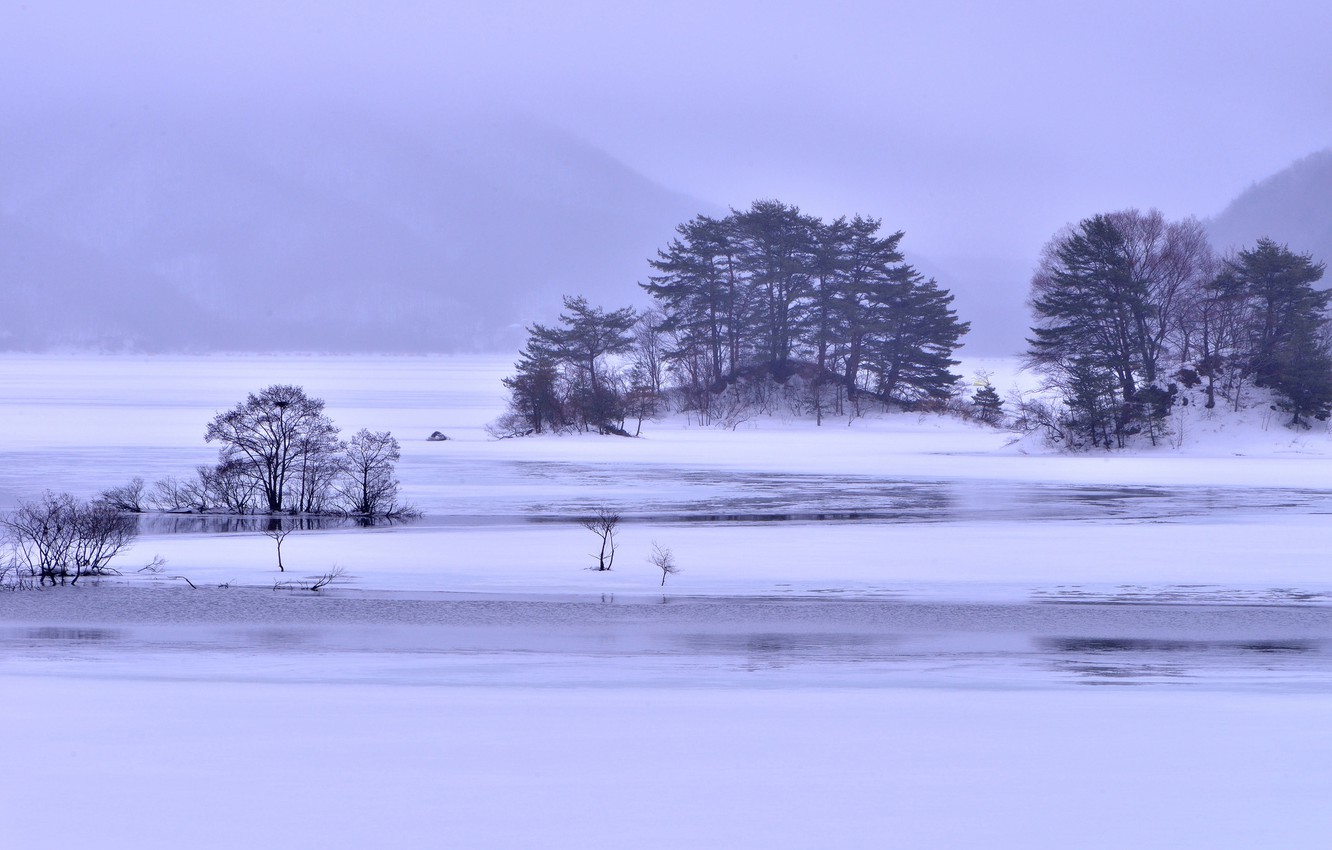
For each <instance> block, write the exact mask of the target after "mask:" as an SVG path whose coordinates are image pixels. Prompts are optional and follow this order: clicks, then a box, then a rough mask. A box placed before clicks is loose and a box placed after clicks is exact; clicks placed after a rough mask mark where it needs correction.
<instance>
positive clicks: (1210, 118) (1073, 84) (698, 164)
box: [0, 0, 1332, 274]
mask: <svg viewBox="0 0 1332 850" xmlns="http://www.w3.org/2000/svg"><path fill="white" fill-rule="evenodd" d="M1328 32H1332V4H1328V3H1326V2H1325V0H1323V2H1319V0H1289V2H1280V0H1278V1H1277V2H1267V3H1256V2H1229V3H1226V2H1215V1H1214V2H1187V0H1186V2H1171V3H1159V2H1133V0H1120V2H1114V3H1108V2H1070V0H1062V2H1008V3H995V2H965V1H958V2H948V0H934V2H860V0H847V1H846V2H822V3H817V4H815V3H811V2H803V3H782V2H763V3H760V2H726V0H710V2H695V0H684V2H657V3H653V4H650V5H649V4H626V3H623V2H591V1H590V0H570V2H563V3H559V4H554V3H528V2H513V0H509V2H448V3H442V2H392V0H382V1H381V2H376V3H337V2H286V3H271V2H269V3H255V2H227V3H208V2H203V3H187V4H182V3H175V2H156V0H145V2H136V3H131V4H120V3H117V4H112V3H94V2H85V3H79V2H60V0H54V2H42V3H24V2H14V0H0V75H2V78H3V79H4V80H5V81H7V83H8V87H9V92H8V93H7V96H10V97H16V98H20V99H23V98H27V99H34V98H35V99H39V100H46V99H50V100H55V101H66V102H68V103H69V104H70V106H71V108H77V105H78V103H79V102H80V101H81V100H83V99H98V98H106V97H111V96H114V97H117V98H123V97H130V98H137V99H142V100H144V101H151V100H153V99H155V98H171V97H177V98H189V99H191V100H196V101H201V102H208V101H209V100H210V99H217V100H219V101H221V100H228V99H237V98H239V99H242V100H247V99H257V100H263V99H265V98H270V97H275V96H295V97H300V98H308V99H310V100H311V101H316V102H326V103H328V104H331V105H336V104H337V103H338V102H339V101H344V100H346V101H373V102H375V103H378V104H380V105H384V106H388V107H391V108H401V109H404V110H408V111H447V110H450V109H453V108H455V107H458V106H459V105H468V106H476V105H483V106H485V107H487V108H489V109H494V110H497V111H499V112H511V113H514V114H518V115H523V116H526V117H529V118H533V119H536V120H539V121H541V122H545V123H547V124H550V125H554V126H555V127H558V128H561V129H563V130H564V131H567V132H568V133H571V134H573V135H575V136H577V137H579V138H581V139H584V140H586V141H587V142H589V143H591V144H592V145H595V146H597V147H599V148H601V149H603V150H605V151H607V152H609V153H610V154H611V155H613V156H614V157H616V158H618V159H619V160H621V161H622V162H624V163H625V164H626V165H628V166H629V167H631V168H633V169H635V170H637V171H639V172H641V173H642V174H644V175H646V176H647V177H648V178H650V179H652V180H653V181H656V182H657V183H660V184H661V185H662V186H664V187H666V188H669V189H671V190H674V191H677V192H681V193H685V194H687V195H690V196H693V197H696V198H699V199H701V200H704V201H706V202H708V203H709V204H713V205H716V206H717V207H719V208H725V207H727V206H734V207H744V206H747V205H748V204H749V202H751V201H752V200H755V199H758V198H777V199H779V200H782V201H785V202H787V203H791V204H795V205H797V206H800V207H801V208H802V209H804V210H805V211H807V212H812V213H815V214H818V215H822V216H825V217H835V216H838V215H842V214H855V213H861V214H866V215H871V216H875V217H879V218H882V219H884V222H885V225H886V226H887V227H889V228H891V229H902V230H905V231H906V233H907V238H906V240H905V241H904V243H903V247H904V248H905V249H906V250H907V251H908V255H909V256H910V252H911V251H913V250H914V251H918V252H921V254H922V255H924V256H928V257H931V258H934V259H935V260H937V261H940V262H942V263H943V264H944V265H947V261H948V260H949V259H950V258H952V259H959V258H969V259H970V260H972V261H978V262H980V263H981V265H980V266H979V267H981V268H984V265H983V264H984V261H986V260H987V258H988V259H993V260H994V261H995V266H994V268H996V269H1000V268H1002V269H1003V270H1004V271H1003V273H1004V274H1011V269H1012V268H1013V267H1014V266H1015V265H1016V266H1019V267H1020V268H1022V269H1025V270H1026V271H1029V270H1030V268H1031V267H1032V266H1033V265H1034V264H1035V262H1036V259H1037V256H1038V254H1039V250H1040V247H1041V245H1042V244H1043V243H1044V242H1045V241H1046V240H1048V239H1049V238H1050V237H1051V235H1053V234H1054V232H1055V231H1056V230H1058V229H1059V228H1060V227H1062V226H1063V225H1065V224H1067V223H1070V222H1076V221H1077V220H1079V219H1081V218H1084V217H1087V216H1090V215H1093V214H1096V213H1099V212H1106V211H1110V210H1116V209H1123V208H1127V207H1138V208H1144V209H1145V208H1152V207H1155V208H1159V209H1161V210H1162V211H1163V212H1164V213H1165V214H1166V215H1167V216H1169V217H1171V218H1177V217H1183V216H1187V215H1197V216H1199V217H1204V218H1205V217H1207V216H1209V215H1214V214H1216V213H1219V212H1220V211H1221V210H1222V209H1223V208H1224V207H1225V205H1226V204H1227V202H1229V201H1230V200H1231V199H1233V198H1234V197H1235V196H1236V195H1237V194H1238V193H1239V192H1241V191H1242V190H1244V189H1245V188H1247V187H1248V186H1249V185H1251V184H1252V183H1254V182H1255V181H1257V180H1260V179H1262V178H1264V177H1266V176H1268V175H1270V174H1272V173H1273V172H1275V171H1277V170H1279V169H1281V168H1283V167H1284V166H1286V165H1288V164H1289V163H1291V162H1292V161H1294V160H1296V159H1298V158H1300V157H1302V156H1305V155H1307V154H1310V153H1313V152H1315V151H1318V150H1322V149H1324V148H1327V147H1329V146H1332V109H1330V108H1328V107H1329V105H1330V104H1332V59H1329V54H1328V51H1327V33H1328ZM3 96H6V94H5V93H3V92H0V97H3ZM970 267H971V268H973V269H974V268H977V267H978V266H977V262H972V263H971V265H970Z"/></svg>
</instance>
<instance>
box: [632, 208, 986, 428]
mask: <svg viewBox="0 0 1332 850" xmlns="http://www.w3.org/2000/svg"><path fill="white" fill-rule="evenodd" d="M677 232H678V235H677V237H676V238H675V239H674V240H673V241H672V242H671V244H670V245H669V246H668V247H667V248H666V250H664V251H660V252H659V253H658V258H657V259H656V260H654V261H652V262H651V265H652V267H653V269H654V270H655V271H656V272H657V274H655V275H654V276H652V277H651V278H649V280H648V282H647V283H646V284H643V286H644V288H645V289H646V290H647V291H648V292H649V293H650V294H651V295H652V296H653V298H654V299H655V300H656V303H657V305H658V308H659V309H660V311H661V313H662V315H663V321H662V322H661V324H660V328H661V330H662V331H663V332H664V333H665V334H666V335H667V342H668V345H667V352H668V354H667V357H668V362H669V363H670V365H671V369H672V374H673V375H674V376H675V378H676V380H677V383H678V385H679V386H680V387H681V389H682V390H683V391H684V392H685V394H686V397H687V406H688V407H689V408H691V409H694V410H704V411H706V410H707V408H708V406H709V404H710V403H711V402H712V401H714V400H716V399H718V398H720V397H722V394H723V392H724V391H725V390H726V389H727V388H728V387H734V386H736V385H737V384H738V383H741V382H745V381H747V380H748V381H749V382H750V383H751V384H752V385H755V386H761V385H762V384H761V382H758V383H756V382H755V379H759V378H767V377H770V378H771V379H773V380H774V381H775V382H776V383H778V384H785V383H786V382H787V381H788V380H789V379H790V378H791V377H792V376H795V375H799V376H800V377H801V378H802V379H803V382H802V383H803V387H804V390H805V395H806V397H807V400H808V406H809V408H810V409H811V411H812V412H813V413H814V414H815V415H816V416H819V417H821V416H822V414H823V412H824V411H825V410H829V409H831V410H833V411H834V412H838V413H840V412H842V411H843V409H844V405H845V403H846V402H847V401H850V402H852V403H853V404H859V403H860V402H861V401H863V400H865V399H871V400H873V401H875V402H879V403H882V404H886V405H894V404H896V405H910V404H912V403H915V402H919V401H922V400H925V399H940V398H946V397H948V396H949V395H951V393H952V388H953V385H954V383H955V382H956V381H957V378H958V376H957V375H954V374H952V373H951V372H950V371H949V370H950V368H951V367H953V366H955V365H957V361H955V360H953V359H952V354H953V351H954V350H955V349H956V348H957V347H958V345H959V344H960V342H959V341H960V339H961V337H962V335H963V334H965V333H966V331H967V327H968V325H967V323H966V322H961V321H958V318H957V314H956V313H955V312H954V310H953V309H952V301H953V296H952V295H951V294H949V293H948V292H947V291H946V290H944V289H940V288H939V286H938V285H937V284H936V283H935V282H934V281H933V280H929V279H926V278H925V277H923V276H922V275H921V274H920V273H919V272H917V271H916V270H915V269H914V268H912V267H911V266H910V265H908V264H907V263H906V262H905V261H904V259H903V256H902V253H901V250H900V248H899V243H900V242H901V240H902V232H901V231H897V232H895V233H891V234H884V233H882V232H881V224H880V222H879V221H878V220H877V219H871V218H863V217H860V216H856V217H855V218H853V219H850V220H848V219H846V218H838V219H836V220H834V221H832V222H824V221H822V220H820V219H819V218H816V217H814V216H810V215H805V214H803V213H801V212H800V210H799V209H797V208H796V207H793V206H788V205H786V204H782V203H779V202H777V201H759V202H756V203H755V204H753V205H752V206H751V207H750V208H749V209H748V210H745V211H743V212H736V211H732V213H731V214H730V215H728V216H726V217H725V218H710V217H707V216H698V217H697V218H695V219H693V220H692V221H689V222H687V223H685V224H682V225H680V227H679V228H677Z"/></svg>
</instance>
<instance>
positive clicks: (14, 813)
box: [0, 355, 1332, 850]
mask: <svg viewBox="0 0 1332 850" xmlns="http://www.w3.org/2000/svg"><path fill="white" fill-rule="evenodd" d="M0 366H3V367H4V368H3V369H0V508H4V507H8V506H11V505H13V504H14V502H15V501H16V500H17V499H20V498H26V497H30V496H32V495H36V494H38V493H40V492H41V490H43V489H47V488H51V489H56V490H69V491H71V492H74V493H76V494H78V495H81V496H85V497H86V496H92V495H94V494H95V493H96V492H97V491H98V490H100V489H102V488H105V487H110V486H114V485H119V484H123V483H124V482H125V481H127V480H128V479H129V478H130V477H132V476H135V475H140V476H143V477H145V478H147V479H148V480H149V481H152V480H153V479H155V478H158V477H161V476H164V475H177V476H181V475H188V474H189V473H190V471H191V470H192V468H193V466H194V465H195V464H200V463H208V462H211V461H212V460H213V459H214V458H215V456H216V452H215V449H214V448H213V447H210V446H208V445H206V444H204V443H203V441H202V432H203V428H204V425H205V423H206V422H207V421H208V420H209V419H210V418H211V417H212V416H213V415H214V414H215V413H216V412H218V411H219V410H223V409H226V408H228V407H230V406H231V405H233V404H235V403H236V402H237V401H239V400H241V399H242V398H243V397H244V395H245V393H246V392H249V391H253V390H257V389H261V388H262V387H264V386H266V385H268V384H272V383H297V384H301V385H303V386H305V387H306V389H307V390H308V391H309V392H310V394H311V395H314V396H318V397H322V398H324V399H325V400H326V401H327V402H328V412H329V414H330V415H331V416H332V417H333V418H334V419H335V420H336V421H337V422H338V423H339V424H340V425H341V426H342V427H343V429H344V432H346V431H354V430H356V429H359V428H361V427H366V428H371V429H374V430H385V429H388V430H392V431H393V432H394V434H395V435H397V436H398V437H399V439H400V440H401V441H402V443H403V460H402V463H401V465H400V468H399V472H400V476H401V478H402V481H403V487H404V492H405V495H406V497H407V499H408V500H409V501H411V502H413V503H415V504H416V505H417V506H419V507H420V508H422V509H423V510H424V511H425V513H426V516H425V517H423V518H422V519H421V520H420V521H418V522H414V523H408V524H401V525H392V526H379V527H374V528H358V527H355V526H354V524H353V525H346V524H342V523H329V524H327V525H324V526H322V527H320V528H318V529H309V530H302V531H300V532H298V533H296V534H294V535H293V536H292V537H290V538H289V539H288V540H287V542H286V543H285V544H284V550H283V555H284V560H285V561H286V562H287V564H288V572H286V573H278V572H277V570H276V565H275V562H274V552H273V547H272V541H270V540H268V539H267V538H265V537H263V536H262V535H261V534H259V533H258V532H257V531H256V530H255V529H254V527H253V522H252V521H250V520H244V519H242V520H239V521H231V520H221V519H215V518H209V519H199V518H191V517H185V518H181V517H160V516H157V517H147V518H145V519H144V520H143V532H144V533H143V535H142V536H141V537H140V539H139V541H138V542H137V544H136V545H135V547H134V549H133V550H132V551H131V552H130V553H128V554H127V555H126V556H124V557H123V558H122V559H121V560H120V561H119V562H118V564H117V566H118V567H119V568H120V571H121V573H122V574H121V575H120V576H119V577H112V578H108V579H106V580H104V581H102V582H100V583H89V584H88V586H82V583H81V586H80V587H78V588H63V589H59V588H58V589H54V590H47V591H42V592H33V593H0V690H2V691H3V693H4V694H5V698H6V711H7V718H8V719H9V720H10V721H11V723H13V724H15V728H16V729H21V730H25V734H20V735H15V736H13V737H12V738H11V740H10V741H9V742H8V743H7V745H6V748H5V756H4V761H5V764H6V766H7V769H8V770H10V771H11V774H10V775H12V776H14V777H17V778H18V781H19V782H21V783H23V785H24V787H33V788H63V787H69V783H70V782H71V781H73V782H75V783H78V784H80V785H81V786H82V787H87V788H92V789H97V791H96V792H95V793H90V794H88V795H85V796H84V797H82V798H81V799H80V808H79V814H80V816H79V817H69V816H68V811H67V809H68V805H69V803H68V799H67V797H66V796H65V795H60V794H36V795H27V797H26V798H25V799H24V800H23V801H22V803H21V804H19V805H16V806H13V807H10V809H9V810H7V811H6V822H5V831H4V833H3V835H4V840H7V841H9V842H11V843H13V844H14V846H24V847H27V846H50V847H58V846H78V845H88V844H92V843H102V844H107V843H110V844H111V845H113V846H126V847H129V846H133V847H135V848H138V850H143V848H153V847H161V848H175V847H180V846H191V847H196V848H211V847H217V848H234V847H237V846H274V845H277V844H280V845H282V846H286V847H292V848H302V847H310V848H316V847H317V848H320V850H328V848H342V847H346V848H361V847H367V846H385V845H392V846H397V847H441V846H452V847H467V848H490V847H493V848H530V847H537V846H540V847H551V848H562V847H580V848H581V847H597V846H606V847H643V848H649V847H654V848H656V847H659V848H678V847H713V846H726V847H756V848H757V847H762V848H765V850H769V849H770V848H792V850H795V848H808V847H816V846H818V847H834V846H835V847H846V848H850V847H864V848H876V850H880V848H913V849H914V848H919V847H977V846H986V847H1015V848H1016V847H1021V848H1027V847H1084V848H1116V849H1117V848H1121V847H1125V846H1140V847H1207V848H1209V850H1214V848H1237V849H1238V848H1244V850H1249V848H1252V847H1258V846H1271V847H1283V848H1306V847H1307V848H1314V847H1322V846H1323V845H1324V844H1325V843H1326V835H1327V834H1328V832H1329V830H1332V817H1330V816H1329V815H1328V813H1327V807H1326V805H1325V800H1326V798H1327V795H1328V794H1329V793H1332V768H1329V765H1332V737H1330V736H1328V735H1327V733H1326V728H1325V727H1326V721H1327V717H1328V716H1329V712H1332V580H1329V578H1328V574H1327V569H1326V553H1327V551H1328V547H1329V544H1330V543H1332V536H1330V535H1329V531H1330V527H1329V523H1328V514H1329V510H1330V509H1332V488H1329V486H1328V482H1329V481H1332V474H1330V473H1332V451H1329V436H1328V434H1327V432H1326V429H1325V428H1324V429H1323V430H1321V431H1313V432H1299V433H1295V432H1287V431H1285V430H1284V429H1282V428H1281V427H1280V426H1279V424H1274V423H1273V422H1272V420H1271V417H1270V416H1266V415H1261V414H1260V415H1258V416H1256V417H1255V418H1254V419H1253V420H1252V421H1249V422H1237V421H1232V420H1229V419H1227V420H1220V419H1218V420H1215V421H1213V420H1210V419H1208V418H1207V417H1205V416H1201V415H1199V416H1198V417H1197V418H1195V419H1188V420H1187V421H1186V420H1185V419H1181V420H1180V424H1179V427H1180V430H1181V432H1182V433H1185V434H1187V435H1189V437H1190V439H1189V440H1188V441H1183V440H1181V441H1180V445H1179V446H1178V447H1171V446H1162V447H1161V448H1160V449H1159V450H1157V451H1145V452H1137V453H1132V452H1130V453H1123V454H1116V455H1079V456H1068V455H1058V454H1049V453H1046V452H1042V451H1040V450H1038V449H1035V448H1033V447H1031V446H1029V445H1022V444H1017V445H1011V444H1010V442H1011V435H1008V434H1005V433H1003V432H997V431H991V430H986V429H978V428H975V427H972V426H969V425H964V424H961V423H958V422H956V421H954V420H948V419H941V418H938V417H915V416H894V417H881V418H878V419H875V418H872V417H871V418H866V419H862V420H857V421H856V422H854V423H852V424H851V426H847V425H846V424H845V423H842V424H840V425H838V426H837V427H825V428H820V429H815V428H813V427H812V426H811V425H810V424H809V423H807V422H802V421H800V420H799V419H796V418H788V419H786V420H782V419H775V420H768V421H763V422H754V423H747V424H746V425H744V426H743V427H741V428H740V429H738V430H736V431H721V430H716V429H710V428H698V427H691V426H690V425H689V424H688V423H686V422H683V421H680V420H674V421H669V422H663V423H658V424H655V425H650V426H648V427H647V428H646V429H645V437H644V439H641V440H622V439H605V438H581V437H574V438H549V439H535V440H502V441H495V440H491V439H489V438H488V437H487V435H486V434H485V432H484V430H483V426H484V424H485V423H486V422H487V421H489V420H491V419H493V418H494V416H495V415H496V414H497V413H498V412H499V410H500V409H501V407H502V405H503V395H502V388H501V387H500V386H499V383H498V378H499V377H500V376H502V375H503V374H504V373H505V372H506V370H507V369H508V360H507V359H504V358H313V357H285V358H281V357H237V358H189V357H178V358H134V357H105V358H98V357H78V356H69V357H46V358H41V357H25V356H19V355H9V356H6V357H3V358H0ZM1004 368H1005V367H1004V365H1003V364H993V363H992V364H987V365H986V369H987V371H990V372H991V373H994V374H1005V375H1006V374H1008V373H1003V372H1002V369H1004ZM1010 372H1011V370H1010ZM1004 380H1007V378H1005V379H1004ZM1000 386H1001V389H1006V388H1007V387H1006V385H1005V384H1002V383H1001V384H1000ZM1194 413H1199V412H1197V411H1190V415H1192V414H1194ZM437 429H438V430H442V431H444V432H445V433H447V434H448V435H449V437H450V439H449V440H448V441H447V442H443V443H429V442H427V441H426V439H425V437H426V435H428V434H429V433H430V432H431V431H433V430H437ZM599 507H609V508H612V509H615V510H618V511H620V512H621V513H622V514H623V516H624V521H623V523H622V526H621V531H620V534H619V538H618V539H619V543H620V550H619V553H618V555H617V560H616V562H615V568H614V569H613V570H612V571H609V572H605V573H601V572H594V571H591V570H589V569H587V567H588V565H589V562H590V561H589V557H588V552H589V551H590V550H591V548H592V547H591V541H590V539H589V536H588V532H587V531H585V530H583V529H581V528H580V527H579V526H578V523H577V522H576V520H577V518H578V517H579V516H581V515H583V514H585V513H587V512H588V511H590V510H594V509H596V508H599ZM653 542H660V543H662V544H664V545H666V546H668V547H669V548H671V550H672V551H673V552H674V553H675V555H676V556H677V559H678V563H679V564H680V566H681V568H682V571H681V572H680V573H678V574H676V575H672V576H670V578H669V581H668V583H667V586H666V587H665V588H662V587H660V586H659V584H660V579H661V576H660V573H658V572H656V571H655V570H654V569H653V568H652V566H651V565H650V564H649V563H647V561H646V555H647V552H648V551H650V545H651V544H652V543H653ZM155 558H160V559H161V560H162V561H164V566H163V567H162V568H161V569H160V570H159V569H156V568H153V569H146V570H145V569H144V566H145V565H147V564H148V563H149V562H150V561H153V560H154V559H155ZM335 566H336V567H339V568H345V569H346V580H345V581H344V582H342V583H339V584H337V585H334V586H332V587H330V588H327V589H326V590H324V591H321V592H320V593H318V594H315V593H310V592H304V591H292V590H280V591H275V590H273V589H272V588H273V584H274V582H275V581H283V580H294V581H302V580H309V578H310V577H311V576H317V575H319V574H321V573H322V572H324V571H327V570H329V569H330V568H332V567H335ZM178 576H180V577H184V578H186V579H189V580H190V581H192V582H193V583H194V584H196V585H197V586H198V589H197V590H191V589H190V588H189V587H188V586H187V585H186V584H185V582H184V581H183V580H182V579H181V578H177V577H178ZM4 840H0V843H4Z"/></svg>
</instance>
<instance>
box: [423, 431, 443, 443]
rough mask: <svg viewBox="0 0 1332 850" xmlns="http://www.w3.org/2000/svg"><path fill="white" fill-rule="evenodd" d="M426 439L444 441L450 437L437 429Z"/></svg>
mask: <svg viewBox="0 0 1332 850" xmlns="http://www.w3.org/2000/svg"><path fill="white" fill-rule="evenodd" d="M426 439H427V440H429V441H430V442H432V443H442V442H444V441H445V440H447V439H448V437H446V436H444V434H442V433H440V432H439V431H435V432H433V433H432V434H431V435H430V436H429V437H426Z"/></svg>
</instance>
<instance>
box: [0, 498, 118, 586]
mask: <svg viewBox="0 0 1332 850" xmlns="http://www.w3.org/2000/svg"><path fill="white" fill-rule="evenodd" d="M0 525H3V527H4V529H5V533H6V537H7V538H8V543H9V545H10V548H11V550H12V554H13V559H14V563H15V564H16V565H17V567H18V568H19V569H20V570H21V571H25V572H26V573H27V574H28V575H32V576H37V578H38V582H39V583H41V584H45V583H47V582H48V581H49V582H50V583H51V584H53V585H54V584H57V583H60V584H63V583H64V582H65V581H66V580H70V584H77V583H78V580H79V579H80V578H81V577H82V576H85V575H100V574H102V573H104V572H107V571H108V570H110V566H109V563H110V561H111V559H112V558H114V557H115V556H116V555H118V554H120V553H121V552H123V551H124V550H126V549H128V548H129V547H130V545H131V544H132V543H133V542H134V538H135V536H136V535H137V534H138V523H137V522H136V521H135V519H134V517H131V516H126V515H124V514H122V513H120V512H119V511H117V510H115V509H113V508H111V507H109V506H107V505H104V504H100V503H95V504H87V503H84V502H79V501H78V500H76V499H75V498H74V497H73V496H71V495H70V494H68V493H52V492H50V491H48V492H46V493H44V494H43V495H42V497H41V499H39V500H37V501H31V502H29V501H23V502H19V505H18V508H17V509H16V510H14V511H13V512H12V513H10V514H8V515H7V516H5V517H4V518H3V520H0Z"/></svg>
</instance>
